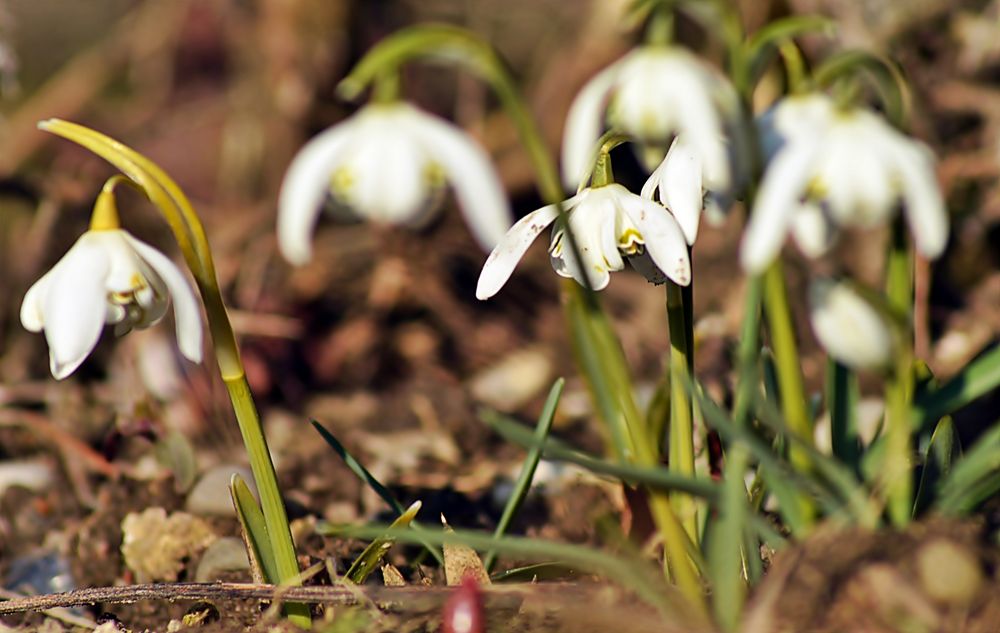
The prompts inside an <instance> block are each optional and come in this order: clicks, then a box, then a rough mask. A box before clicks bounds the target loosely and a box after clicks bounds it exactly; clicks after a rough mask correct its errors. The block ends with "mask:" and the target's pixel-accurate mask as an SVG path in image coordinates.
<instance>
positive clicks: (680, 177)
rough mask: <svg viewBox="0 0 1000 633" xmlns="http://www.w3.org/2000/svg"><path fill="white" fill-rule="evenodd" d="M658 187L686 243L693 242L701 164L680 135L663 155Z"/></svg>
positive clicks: (701, 196)
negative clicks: (665, 154)
mask: <svg viewBox="0 0 1000 633" xmlns="http://www.w3.org/2000/svg"><path fill="white" fill-rule="evenodd" d="M659 189H660V202H662V203H663V205H664V206H665V207H667V209H669V210H670V212H671V213H672V214H673V216H674V217H675V218H676V219H677V223H678V224H680V225H681V229H682V230H683V231H684V238H685V239H686V240H687V243H688V244H694V241H695V239H697V237H698V224H699V221H700V220H701V210H702V206H703V204H704V198H705V192H704V188H703V186H702V165H701V161H700V160H699V159H698V155H697V154H695V153H694V151H693V150H692V149H691V147H690V146H689V145H688V144H687V143H685V142H684V140H683V138H682V137H678V138H677V139H675V140H674V142H673V145H671V146H670V150H669V151H668V152H667V157H666V158H664V159H663V165H662V166H661V169H660V183H659ZM643 190H645V187H643ZM643 197H646V196H643Z"/></svg>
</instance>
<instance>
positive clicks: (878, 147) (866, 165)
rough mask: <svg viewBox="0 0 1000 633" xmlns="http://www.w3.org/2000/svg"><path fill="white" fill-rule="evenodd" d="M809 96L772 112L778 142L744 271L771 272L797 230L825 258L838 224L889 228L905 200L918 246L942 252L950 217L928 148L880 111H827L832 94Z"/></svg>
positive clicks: (812, 252) (748, 236)
mask: <svg viewBox="0 0 1000 633" xmlns="http://www.w3.org/2000/svg"><path fill="white" fill-rule="evenodd" d="M803 99H804V98H802V97H797V98H791V99H790V100H786V101H789V105H788V106H785V105H783V104H779V105H778V106H776V108H775V112H774V113H773V115H772V116H773V117H774V119H773V126H772V128H771V129H772V130H773V131H774V134H775V136H774V137H773V139H776V141H777V142H773V141H772V142H771V144H772V146H773V150H774V155H773V158H772V159H771V161H770V164H769V165H768V168H767V170H766V171H765V172H764V178H763V182H762V183H761V187H760V191H759V194H758V197H757V202H756V205H755V207H754V210H753V213H752V215H751V217H750V222H749V224H748V226H747V229H746V233H745V234H744V236H743V243H742V247H741V253H740V256H741V261H742V264H743V267H744V269H746V270H747V271H749V272H752V273H759V272H761V271H763V270H764V269H765V268H767V266H768V264H770V263H771V261H772V260H773V259H774V258H775V257H776V256H777V255H778V253H779V251H780V250H781V245H782V243H783V242H784V241H785V236H786V234H787V233H788V231H789V230H791V231H792V232H793V235H794V236H795V238H796V242H797V243H798V244H799V246H800V247H802V249H803V251H804V252H805V253H806V254H807V255H809V256H817V255H819V254H822V253H823V252H825V250H826V249H827V248H828V247H829V246H830V244H832V242H833V241H834V239H835V237H836V232H837V228H838V227H841V226H858V227H871V226H876V225H880V224H884V223H885V222H886V221H888V220H889V219H890V218H891V216H892V215H893V213H894V212H895V210H896V208H897V207H898V206H899V205H900V203H902V206H903V209H904V211H905V212H906V215H907V220H908V221H909V224H910V229H911V231H912V232H913V235H914V240H915V242H916V246H917V249H918V250H919V251H920V252H921V253H923V254H924V255H925V256H927V257H930V258H934V257H937V256H938V255H940V254H941V252H942V251H943V250H944V247H945V244H946V242H947V240H948V217H947V212H946V209H945V206H944V200H943V198H942V196H941V191H940V189H939V188H938V184H937V178H936V176H935V173H934V158H933V156H932V154H931V153H930V151H929V150H928V148H927V147H926V146H925V145H923V144H922V143H920V142H918V141H915V140H913V139H911V138H909V137H907V136H904V135H903V134H901V133H899V132H897V131H896V130H895V129H893V128H892V127H891V126H890V125H889V124H888V123H886V122H885V120H884V119H882V118H881V117H879V116H877V115H876V114H875V113H874V112H870V111H868V110H865V109H861V108H852V109H848V110H836V109H834V108H833V106H832V104H829V103H828V106H829V110H828V112H826V113H824V112H825V108H826V106H823V105H821V104H822V103H823V101H824V100H825V101H827V102H829V100H828V99H827V98H826V97H815V96H814V97H812V98H810V99H808V100H803ZM788 107H790V108H792V109H791V110H785V108H788ZM765 138H766V137H765ZM765 144H767V143H765ZM800 216H805V217H800Z"/></svg>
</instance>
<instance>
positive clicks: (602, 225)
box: [476, 184, 691, 299]
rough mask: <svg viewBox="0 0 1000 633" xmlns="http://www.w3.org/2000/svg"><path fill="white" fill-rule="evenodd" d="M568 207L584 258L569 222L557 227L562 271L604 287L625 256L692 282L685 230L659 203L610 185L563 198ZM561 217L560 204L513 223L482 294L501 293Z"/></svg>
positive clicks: (651, 272)
mask: <svg viewBox="0 0 1000 633" xmlns="http://www.w3.org/2000/svg"><path fill="white" fill-rule="evenodd" d="M563 208H564V209H565V210H566V213H567V214H568V218H569V228H570V230H571V231H572V232H573V236H574V238H575V240H576V245H577V247H578V249H579V252H580V258H581V259H582V260H583V262H582V265H581V264H580V263H579V262H577V260H576V258H575V257H574V256H573V251H572V248H571V247H570V243H569V238H568V237H567V236H566V230H565V227H559V228H557V229H556V230H555V231H553V233H552V240H551V243H550V246H549V254H550V256H551V258H552V267H553V268H554V269H555V271H556V272H557V273H558V274H559V275H561V276H563V277H572V278H573V279H575V280H576V281H577V282H579V283H580V284H581V285H585V284H586V281H589V282H590V286H591V287H592V288H593V289H594V290H601V289H603V288H604V287H605V286H607V285H608V281H609V279H610V277H611V274H610V273H611V272H612V271H616V270H621V269H622V268H624V267H625V258H629V259H630V260H631V261H632V262H633V264H634V265H635V266H636V268H637V269H638V270H640V272H643V274H645V275H646V276H647V277H651V278H654V279H655V278H656V277H658V276H659V275H660V274H661V273H662V274H663V275H666V277H669V278H670V279H672V280H673V281H675V282H676V283H678V284H680V285H685V286H686V285H687V284H689V283H690V282H691V263H690V261H689V259H688V250H687V244H686V242H685V240H684V233H683V231H682V230H681V227H680V226H679V225H678V224H677V221H676V220H675V219H674V217H673V216H672V215H670V213H668V212H667V211H666V210H665V209H664V208H663V207H661V206H660V205H659V204H657V203H656V202H653V201H652V200H647V199H645V198H642V197H640V196H637V195H635V194H634V193H631V192H630V191H629V190H628V189H626V188H625V187H623V186H621V185H618V184H609V185H605V186H601V187H587V188H585V189H583V190H582V191H580V193H578V194H576V195H575V196H573V197H572V198H570V199H568V200H566V201H565V202H563ZM558 216H559V211H558V207H557V205H554V204H553V205H549V206H546V207H542V208H541V209H537V210H535V211H532V212H531V213H529V214H528V215H526V216H524V217H523V218H521V220H520V221H518V222H517V224H515V225H514V226H513V227H511V229H510V231H508V232H507V235H506V236H505V237H504V238H503V240H501V241H500V243H499V244H497V247H496V248H495V249H493V252H492V253H490V256H489V258H488V259H487V260H486V264H485V265H484V266H483V270H482V273H480V275H479V283H478V285H477V287H476V297H477V298H479V299H488V298H489V297H492V296H493V295H494V294H496V293H497V292H498V291H499V290H500V288H502V287H503V285H504V284H505V283H506V282H507V279H509V278H510V275H511V273H513V272H514V267H515V266H517V263H518V262H519V261H520V260H521V258H522V257H523V256H524V253H525V252H526V251H527V250H528V247H529V246H531V243H532V242H534V241H535V238H536V237H538V235H539V233H541V232H542V231H543V230H545V227H547V226H549V225H550V224H552V222H554V221H555V220H556V218H557V217H558ZM647 258H648V259H649V260H651V265H644V264H650V262H649V261H646V259H647ZM585 274H586V275H587V277H586V278H584V275H585ZM660 280H662V279H660Z"/></svg>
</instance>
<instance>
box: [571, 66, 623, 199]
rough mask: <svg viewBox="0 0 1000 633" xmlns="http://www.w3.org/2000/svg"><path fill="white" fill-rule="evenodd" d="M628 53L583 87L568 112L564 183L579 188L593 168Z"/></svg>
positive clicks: (574, 189) (575, 188) (573, 189)
mask: <svg viewBox="0 0 1000 633" xmlns="http://www.w3.org/2000/svg"><path fill="white" fill-rule="evenodd" d="M628 59H629V56H625V57H624V58H622V59H621V60H619V61H617V62H615V63H614V64H612V65H610V66H608V67H607V68H605V69H604V70H602V71H601V72H599V73H597V75H595V76H594V77H593V79H591V80H590V81H589V82H587V85H585V86H584V87H583V89H581V90H580V93H579V94H577V95H576V99H574V100H573V105H571V106H570V109H569V113H568V114H567V115H566V125H565V127H564V128H563V140H562V177H563V185H565V187H566V188H567V189H569V190H572V191H576V190H577V188H578V187H579V186H580V185H581V184H582V183H583V181H584V180H585V179H586V178H587V176H588V174H589V173H590V171H591V170H592V169H593V162H594V160H595V159H596V155H595V152H596V151H597V148H596V147H595V146H596V145H597V141H598V139H599V138H600V137H601V130H603V129H604V117H603V115H604V107H605V104H606V102H607V99H608V93H609V92H611V89H612V88H613V87H614V85H615V80H616V78H617V75H618V72H619V70H620V69H621V66H622V64H623V63H625V62H627V60H628Z"/></svg>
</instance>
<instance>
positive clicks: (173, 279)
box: [125, 233, 202, 363]
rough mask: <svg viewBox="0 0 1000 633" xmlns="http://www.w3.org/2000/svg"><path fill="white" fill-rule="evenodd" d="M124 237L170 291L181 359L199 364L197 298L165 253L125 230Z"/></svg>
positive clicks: (200, 329) (199, 318)
mask: <svg viewBox="0 0 1000 633" xmlns="http://www.w3.org/2000/svg"><path fill="white" fill-rule="evenodd" d="M125 239H126V240H128V243H129V245H130V246H132V248H134V249H135V251H136V252H137V253H138V254H139V256H140V257H142V259H143V260H145V261H146V263H147V264H149V266H150V267H151V268H152V269H153V270H155V271H156V274H157V275H159V276H160V278H161V279H162V280H163V283H165V284H166V285H167V290H169V291H170V296H171V298H172V299H173V301H174V320H175V321H176V325H177V345H178V347H180V350H181V354H183V355H184V357H185V358H187V359H188V360H190V361H192V362H195V363H200V362H201V353H202V328H201V313H200V312H199V310H198V300H197V299H196V298H195V296H194V291H193V290H192V289H191V286H190V285H189V284H188V282H187V280H186V279H185V278H184V275H183V274H181V271H180V270H179V269H178V268H177V266H175V265H174V263H173V262H172V261H170V259H168V258H167V256H166V255H164V254H163V253H161V252H160V251H158V250H156V249H155V248H153V247H152V246H150V245H148V244H146V243H144V242H141V241H139V240H137V239H136V238H134V237H132V236H131V235H129V234H127V233H125Z"/></svg>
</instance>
